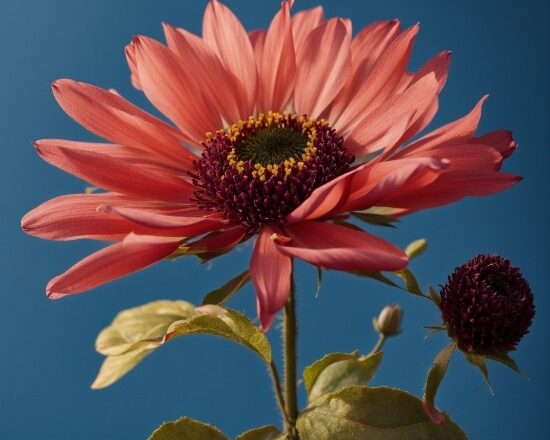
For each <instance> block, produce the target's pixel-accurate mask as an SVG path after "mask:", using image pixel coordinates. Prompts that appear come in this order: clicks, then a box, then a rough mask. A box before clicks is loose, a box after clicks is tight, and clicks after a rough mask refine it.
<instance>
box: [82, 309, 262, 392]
mask: <svg viewBox="0 0 550 440" xmlns="http://www.w3.org/2000/svg"><path fill="white" fill-rule="evenodd" d="M190 334H210V335H214V336H219V337H222V338H225V339H229V340H232V341H235V342H238V343H240V344H243V345H245V346H246V347H248V348H250V349H252V350H253V351H254V352H256V353H257V354H258V355H260V357H262V359H264V360H265V361H266V362H267V363H270V362H271V347H270V345H269V341H268V340H267V338H266V336H265V335H264V334H263V333H262V332H261V331H260V329H259V328H258V327H257V326H256V325H254V323H253V322H252V321H250V320H249V319H248V318H246V317H245V316H244V315H241V314H240V313H238V312H235V311H233V310H229V309H225V308H223V307H220V306H216V305H204V306H201V307H197V308H195V307H194V306H193V305H191V304H189V303H187V302H185V301H167V300H163V301H155V302H152V303H149V304H146V305H144V306H140V307H134V308H132V309H128V310H125V311H123V312H121V313H119V314H118V315H117V317H116V318H115V319H114V320H113V322H112V323H111V325H110V326H108V327H107V328H105V329H104V330H103V331H102V332H101V333H100V334H99V336H98V338H97V342H96V348H97V351H99V352H100V353H101V354H104V355H106V356H107V358H106V359H105V361H104V362H103V364H102V366H101V368H100V371H99V373H98V375H97V378H96V379H95V381H94V383H93V384H92V388H94V389H98V388H104V387H106V386H109V385H111V384H112V383H114V382H115V381H117V380H118V379H120V378H121V377H122V376H124V375H125V374H126V373H127V372H129V371H130V370H131V369H132V368H133V367H135V366H136V365H137V364H138V363H139V362H140V361H141V360H142V359H143V358H144V357H145V356H147V354H149V353H150V352H151V351H153V350H154V349H156V348H158V347H159V346H160V345H162V344H164V343H166V342H167V341H169V340H171V339H172V338H174V337H178V336H184V335H190Z"/></svg>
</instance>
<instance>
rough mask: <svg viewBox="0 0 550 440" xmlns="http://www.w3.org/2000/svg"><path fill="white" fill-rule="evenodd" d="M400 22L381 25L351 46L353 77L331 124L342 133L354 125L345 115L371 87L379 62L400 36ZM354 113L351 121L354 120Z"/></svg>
mask: <svg viewBox="0 0 550 440" xmlns="http://www.w3.org/2000/svg"><path fill="white" fill-rule="evenodd" d="M399 28H400V26H399V21H397V20H392V21H380V22H376V23H373V24H371V25H369V26H367V27H366V28H364V29H363V30H362V31H361V32H359V34H357V36H355V38H354V39H353V40H352V42H351V60H352V67H351V75H350V77H349V79H348V82H347V83H346V85H345V87H344V89H343V90H342V92H341V93H340V94H339V95H338V96H337V97H336V99H335V100H334V102H333V104H332V105H331V109H330V117H329V120H330V121H331V122H332V123H333V124H336V127H339V129H344V128H345V127H346V126H347V125H348V123H349V122H350V121H347V120H346V118H345V117H344V118H343V119H341V120H339V118H340V116H341V115H342V113H344V112H345V111H346V108H348V107H349V106H350V103H351V102H352V101H353V100H355V99H356V98H357V96H359V95H360V94H361V93H363V92H362V89H365V88H367V87H368V86H369V84H368V83H367V82H366V81H367V79H368V78H369V76H370V74H371V73H372V70H373V68H374V67H375V66H376V64H377V62H378V61H379V59H380V58H381V57H382V56H383V55H384V54H385V53H386V52H387V50H388V48H389V46H390V45H391V43H392V42H393V41H394V40H395V38H396V37H397V35H398V34H399ZM351 116H352V115H351V113H350V114H349V115H348V117H351Z"/></svg>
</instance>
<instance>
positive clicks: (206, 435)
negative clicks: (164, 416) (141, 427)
mask: <svg viewBox="0 0 550 440" xmlns="http://www.w3.org/2000/svg"><path fill="white" fill-rule="evenodd" d="M149 440H228V438H227V437H226V436H225V435H223V433H222V432H221V431H220V430H219V429H218V428H215V427H214V426H211V425H208V424H206V423H202V422H198V421H196V420H193V419H190V418H187V417H182V418H181V419H179V420H176V421H175V422H165V423H163V424H162V425H160V427H159V428H158V429H157V430H155V432H153V434H151V437H149Z"/></svg>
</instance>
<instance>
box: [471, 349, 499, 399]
mask: <svg viewBox="0 0 550 440" xmlns="http://www.w3.org/2000/svg"><path fill="white" fill-rule="evenodd" d="M464 356H466V359H467V360H468V362H470V363H471V364H472V365H474V366H475V367H477V368H478V369H479V371H480V372H481V374H482V375H483V379H484V380H485V383H486V384H487V386H488V387H489V391H490V393H491V394H494V393H493V388H491V382H490V381H489V369H488V368H487V364H486V363H485V356H483V355H479V354H474V353H464Z"/></svg>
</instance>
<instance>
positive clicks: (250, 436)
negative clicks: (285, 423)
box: [235, 426, 286, 440]
mask: <svg viewBox="0 0 550 440" xmlns="http://www.w3.org/2000/svg"><path fill="white" fill-rule="evenodd" d="M284 438H286V436H285V435H284V434H281V433H280V432H279V430H278V429H277V428H275V426H262V427H261V428H256V429H251V430H250V431H246V432H245V433H243V434H241V435H239V436H238V437H237V438H236V439H235V440H279V439H280V440H282V439H284Z"/></svg>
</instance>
